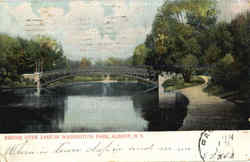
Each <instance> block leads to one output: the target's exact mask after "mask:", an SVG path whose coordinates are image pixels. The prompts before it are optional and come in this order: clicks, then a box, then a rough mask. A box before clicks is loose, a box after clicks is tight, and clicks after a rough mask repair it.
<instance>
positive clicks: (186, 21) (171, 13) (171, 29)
mask: <svg viewBox="0 0 250 162" xmlns="http://www.w3.org/2000/svg"><path fill="white" fill-rule="evenodd" d="M215 24H216V10H215V2H214V1H212V0H178V1H166V2H165V3H164V4H163V6H162V7H161V8H160V9H159V10H158V12H157V15H156V17H155V19H154V22H153V26H152V31H151V33H150V34H149V35H148V36H147V38H146V41H145V46H146V48H148V49H150V51H149V52H148V54H147V58H146V59H145V60H146V64H147V65H152V66H153V67H154V68H156V69H160V70H164V69H161V68H160V67H159V65H174V66H175V65H178V67H180V71H181V72H182V73H183V76H184V77H185V78H184V79H185V81H190V78H191V75H192V71H193V70H194V66H193V64H195V65H198V64H201V63H202V61H203V57H202V55H203V53H202V50H203V49H202V48H201V47H202V46H201V45H200V42H199V41H200V34H201V33H203V32H205V31H207V30H209V29H210V28H212V27H213V26H215ZM203 62H204V61H203ZM183 63H185V65H183ZM180 65H183V66H180ZM187 66H191V67H192V68H191V67H189V68H187ZM163 67H164V66H163Z"/></svg>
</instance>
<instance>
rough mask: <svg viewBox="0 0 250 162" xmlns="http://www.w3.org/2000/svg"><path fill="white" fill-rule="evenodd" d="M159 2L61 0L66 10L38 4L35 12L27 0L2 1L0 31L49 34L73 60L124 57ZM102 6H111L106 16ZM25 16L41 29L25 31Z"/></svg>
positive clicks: (141, 36) (146, 29) (137, 41)
mask: <svg viewBox="0 0 250 162" xmlns="http://www.w3.org/2000/svg"><path fill="white" fill-rule="evenodd" d="M162 1H163V0H157V3H154V4H152V5H151V6H150V5H149V3H145V2H148V1H147V0H137V1H133V2H132V1H128V0H123V1H117V0H104V1H99V0H91V1H80V0H74V1H65V2H62V3H67V5H68V9H69V10H67V11H66V10H65V9H64V8H62V7H59V6H56V5H53V6H48V5H46V6H43V5H41V7H37V10H36V13H38V14H34V8H32V5H31V3H30V2H28V1H26V2H25V1H24V2H22V3H20V4H18V5H10V4H8V3H4V4H5V6H4V5H2V6H0V17H2V18H1V21H2V22H1V25H0V32H5V33H9V34H12V35H21V36H23V37H26V38H29V37H32V36H33V35H35V34H45V35H49V36H51V37H52V38H54V39H56V40H58V42H60V43H61V44H62V46H63V48H64V51H65V54H66V56H68V57H69V58H72V59H80V58H81V57H82V56H86V57H90V58H93V59H98V58H105V57H110V56H115V57H123V58H124V57H128V56H131V55H132V53H133V49H134V48H135V47H136V45H138V44H140V43H143V42H144V40H145V37H146V33H148V32H149V31H150V29H151V24H152V22H153V19H154V16H155V13H156V9H157V7H159V6H160V5H161V3H162ZM158 2H159V3H158ZM105 5H106V6H111V7H112V10H113V12H112V14H111V15H109V16H105V15H104V13H105V8H104V7H103V6H105ZM10 6H11V7H10ZM38 15H39V16H38ZM27 19H37V20H39V21H38V23H40V25H41V26H40V28H41V31H37V32H25V29H26V28H28V27H27V26H26V25H27ZM40 20H41V21H40ZM30 23H31V22H30ZM29 25H32V24H29ZM38 25H39V24H38ZM10 27H11V28H10Z"/></svg>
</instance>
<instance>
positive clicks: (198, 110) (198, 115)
mask: <svg viewBox="0 0 250 162" xmlns="http://www.w3.org/2000/svg"><path fill="white" fill-rule="evenodd" d="M201 77H202V78H203V79H204V80H205V83H204V84H202V85H199V86H195V87H189V88H184V89H181V90H179V92H181V93H182V94H184V95H185V96H186V97H187V98H188V99H189V105H188V112H187V116H186V118H185V119H184V122H183V126H182V127H181V128H180V130H203V129H210V130H211V129H212V130H220V129H238V128H239V127H240V128H241V127H242V129H243V128H244V127H246V126H247V125H248V122H247V120H248V119H247V117H244V114H242V113H241V112H240V111H239V110H240V108H239V107H237V105H235V104H234V103H232V102H229V101H227V100H225V99H222V98H220V97H217V96H211V95H208V94H207V93H205V92H203V88H205V87H206V86H207V82H208V77H206V76H201Z"/></svg>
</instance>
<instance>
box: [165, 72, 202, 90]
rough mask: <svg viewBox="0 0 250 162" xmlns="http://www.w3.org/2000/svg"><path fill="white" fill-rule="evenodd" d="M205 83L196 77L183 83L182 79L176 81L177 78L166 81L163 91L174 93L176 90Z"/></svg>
mask: <svg viewBox="0 0 250 162" xmlns="http://www.w3.org/2000/svg"><path fill="white" fill-rule="evenodd" d="M203 83H205V81H204V80H203V79H202V78H201V77H198V76H193V77H192V79H191V82H184V79H183V78H181V79H177V78H173V79H169V80H166V81H165V82H164V83H163V87H164V89H165V91H174V90H177V89H183V88H188V87H192V86H197V85H200V84H203Z"/></svg>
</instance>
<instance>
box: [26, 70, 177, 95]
mask: <svg viewBox="0 0 250 162" xmlns="http://www.w3.org/2000/svg"><path fill="white" fill-rule="evenodd" d="M79 75H83V76H86V75H103V76H106V77H108V78H109V76H110V75H120V76H126V77H131V78H134V79H136V80H142V81H144V82H148V83H151V84H153V85H155V87H158V94H159V99H160V100H161V98H162V97H163V96H164V88H163V87H162V83H163V82H164V81H165V80H167V79H170V78H172V76H173V75H172V74H170V73H168V74H165V75H162V74H159V72H158V71H155V70H152V69H151V68H150V67H147V66H105V67H86V68H79V69H72V70H69V69H67V70H66V69H61V70H54V71H48V72H41V73H38V72H36V73H34V74H30V75H27V76H26V77H27V78H28V77H29V78H30V79H33V80H35V82H36V83H37V94H38V95H40V89H41V87H47V86H49V84H51V83H54V82H56V81H59V80H63V79H66V78H69V77H74V76H79ZM168 98H169V96H168ZM165 100H166V99H165Z"/></svg>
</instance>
